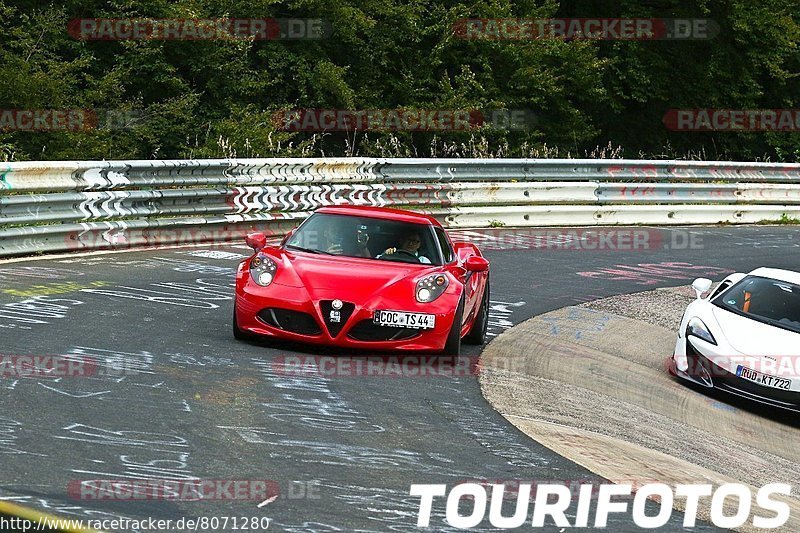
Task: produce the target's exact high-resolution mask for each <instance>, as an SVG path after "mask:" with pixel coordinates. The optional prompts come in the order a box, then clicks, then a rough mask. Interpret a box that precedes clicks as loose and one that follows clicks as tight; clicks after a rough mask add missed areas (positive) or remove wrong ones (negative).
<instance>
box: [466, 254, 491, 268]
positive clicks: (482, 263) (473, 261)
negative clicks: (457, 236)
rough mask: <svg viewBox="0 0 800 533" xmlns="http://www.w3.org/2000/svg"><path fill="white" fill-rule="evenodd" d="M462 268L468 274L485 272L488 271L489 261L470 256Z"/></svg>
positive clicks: (477, 256)
mask: <svg viewBox="0 0 800 533" xmlns="http://www.w3.org/2000/svg"><path fill="white" fill-rule="evenodd" d="M464 268H466V269H467V271H468V272H486V271H487V270H489V261H487V260H486V259H484V258H483V257H481V256H479V255H471V256H469V257H467V260H466V261H465V262H464Z"/></svg>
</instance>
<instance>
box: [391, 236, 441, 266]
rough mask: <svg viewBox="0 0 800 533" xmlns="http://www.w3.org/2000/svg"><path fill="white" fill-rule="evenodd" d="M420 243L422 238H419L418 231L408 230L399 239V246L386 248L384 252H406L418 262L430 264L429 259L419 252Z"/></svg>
mask: <svg viewBox="0 0 800 533" xmlns="http://www.w3.org/2000/svg"><path fill="white" fill-rule="evenodd" d="M421 244H422V239H420V236H419V233H418V232H416V231H410V232H408V233H406V234H405V235H404V236H403V240H402V241H400V246H399V247H397V248H387V249H386V251H385V252H384V254H387V255H391V254H394V253H397V252H398V251H401V252H406V253H409V254H411V255H413V256H414V257H416V258H417V260H419V262H420V263H423V264H425V265H430V264H431V260H430V259H428V258H427V257H425V256H424V255H420V254H419V247H420V245H421Z"/></svg>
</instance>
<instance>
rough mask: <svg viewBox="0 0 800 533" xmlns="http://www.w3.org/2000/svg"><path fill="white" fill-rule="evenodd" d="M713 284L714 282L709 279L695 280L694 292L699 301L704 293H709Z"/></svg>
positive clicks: (693, 284)
mask: <svg viewBox="0 0 800 533" xmlns="http://www.w3.org/2000/svg"><path fill="white" fill-rule="evenodd" d="M711 283H712V281H711V280H710V279H707V278H697V279H696V280H694V282H693V283H692V288H693V289H694V292H695V293H696V294H697V299H698V300H699V299H700V296H701V295H702V294H703V293H704V292H708V290H709V289H710V288H711Z"/></svg>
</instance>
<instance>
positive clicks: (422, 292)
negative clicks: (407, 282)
mask: <svg viewBox="0 0 800 533" xmlns="http://www.w3.org/2000/svg"><path fill="white" fill-rule="evenodd" d="M448 285H450V281H448V279H447V276H445V275H444V274H433V275H432V276H427V277H425V278H422V279H421V280H419V281H418V282H417V290H416V291H415V292H416V295H417V301H418V302H421V303H428V302H432V301H434V300H435V299H436V298H438V297H439V296H441V295H442V294H443V293H444V291H445V290H446V289H447V286H448Z"/></svg>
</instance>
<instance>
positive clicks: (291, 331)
mask: <svg viewBox="0 0 800 533" xmlns="http://www.w3.org/2000/svg"><path fill="white" fill-rule="evenodd" d="M342 293H343V291H336V293H333V292H330V293H324V292H321V291H317V292H316V294H315V296H316V298H312V297H311V296H310V295H309V293H308V291H306V290H305V289H303V288H297V287H288V286H282V285H278V284H272V285H270V286H269V287H267V288H263V287H260V286H257V285H255V284H254V283H252V282H249V281H248V282H245V283H237V288H236V307H235V309H236V311H235V312H236V320H237V323H238V326H239V328H240V329H241V330H243V331H246V332H248V333H252V334H255V335H261V336H265V337H273V338H280V339H285V340H290V341H296V342H302V343H309V344H319V345H326V346H336V347H340V348H352V349H358V350H409V351H411V350H413V351H439V350H442V349H443V348H444V345H445V343H446V341H447V336H448V334H449V332H450V328H451V327H452V325H453V320H454V315H455V308H456V307H457V304H458V301H457V300H456V301H455V302H453V301H452V300H453V298H452V295H442V296H441V297H440V298H439V299H437V300H436V301H435V302H433V304H429V305H427V306H424V307H420V305H419V304H416V303H415V302H409V301H408V298H406V299H405V300H404V301H401V300H400V299H394V300H393V299H391V298H388V299H382V300H380V301H379V303H378V302H376V301H375V300H373V301H372V302H369V303H367V304H365V305H359V304H358V303H357V302H352V301H348V300H347V298H346V295H343V294H342ZM335 299H339V300H341V301H342V302H343V303H344V309H343V310H344V311H346V312H348V311H349V316H346V315H347V314H348V313H345V314H343V315H342V316H341V321H340V322H339V323H331V322H330V320H329V316H328V315H329V313H330V302H332V301H333V300H335ZM370 303H372V304H373V305H370ZM351 308H352V310H350V309H351ZM377 309H388V310H394V311H407V312H414V313H428V314H433V315H435V316H436V325H435V327H434V328H431V329H419V330H412V329H411V328H402V329H403V330H404V331H398V329H396V328H381V327H378V326H372V319H373V313H374V311H376V310H377ZM270 310H277V311H275V312H273V311H270ZM297 313H301V314H302V315H303V316H300V315H297ZM284 317H288V318H290V319H291V318H292V317H296V320H295V321H294V322H293V323H292V321H291V320H284ZM275 318H277V321H276V320H275ZM312 320H313V324H316V329H314V328H313V327H311V326H312V322H311V321H312ZM337 330H338V331H337ZM396 334H397V335H396ZM398 336H399V338H393V337H398Z"/></svg>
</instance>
